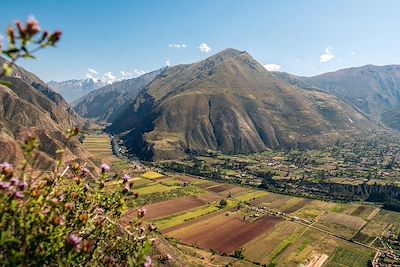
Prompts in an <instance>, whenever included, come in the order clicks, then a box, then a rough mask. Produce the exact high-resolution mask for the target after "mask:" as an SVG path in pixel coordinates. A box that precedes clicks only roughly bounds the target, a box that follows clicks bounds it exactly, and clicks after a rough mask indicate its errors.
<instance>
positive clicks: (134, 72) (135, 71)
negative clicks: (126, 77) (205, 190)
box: [133, 69, 148, 77]
mask: <svg viewBox="0 0 400 267" xmlns="http://www.w3.org/2000/svg"><path fill="white" fill-rule="evenodd" d="M147 72H148V71H145V70H138V69H134V70H133V74H134V75H135V76H136V77H138V76H142V75H143V74H146V73H147Z"/></svg>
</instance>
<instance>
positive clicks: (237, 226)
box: [168, 213, 280, 254]
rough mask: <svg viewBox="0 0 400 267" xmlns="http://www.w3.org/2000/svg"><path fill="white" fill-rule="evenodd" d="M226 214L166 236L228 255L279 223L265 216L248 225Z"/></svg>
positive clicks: (275, 219)
mask: <svg viewBox="0 0 400 267" xmlns="http://www.w3.org/2000/svg"><path fill="white" fill-rule="evenodd" d="M227 214H228V215H226V214H218V215H216V216H214V217H211V218H207V220H205V221H200V222H198V223H196V224H193V225H190V226H186V227H183V228H181V229H178V230H176V231H173V232H169V233H168V236H171V237H175V238H178V239H180V240H182V241H184V242H185V243H188V244H191V245H197V246H199V247H200V248H204V249H212V250H215V251H218V252H222V253H226V254H230V253H233V252H234V251H235V250H236V249H238V248H240V247H241V246H243V245H244V244H246V243H247V242H249V241H250V240H252V239H253V238H255V237H257V236H258V235H260V234H262V233H263V232H264V231H265V230H267V229H268V228H270V227H273V226H274V225H275V224H276V223H278V222H279V221H280V219H278V218H276V217H273V216H268V215H265V216H263V217H261V218H258V219H256V220H254V221H252V222H250V223H249V222H245V221H242V220H240V219H239V218H237V217H235V216H233V215H229V213H227Z"/></svg>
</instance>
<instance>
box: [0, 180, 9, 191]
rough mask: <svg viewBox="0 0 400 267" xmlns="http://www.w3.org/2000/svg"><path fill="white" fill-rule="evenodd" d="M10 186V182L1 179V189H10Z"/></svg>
mask: <svg viewBox="0 0 400 267" xmlns="http://www.w3.org/2000/svg"><path fill="white" fill-rule="evenodd" d="M10 187H11V185H10V183H8V182H1V181H0V188H1V189H3V190H9V189H10Z"/></svg>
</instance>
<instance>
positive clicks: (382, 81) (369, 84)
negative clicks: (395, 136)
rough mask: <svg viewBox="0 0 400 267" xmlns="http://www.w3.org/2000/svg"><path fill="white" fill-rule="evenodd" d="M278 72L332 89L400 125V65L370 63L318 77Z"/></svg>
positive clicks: (287, 78) (299, 84)
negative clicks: (375, 64)
mask: <svg viewBox="0 0 400 267" xmlns="http://www.w3.org/2000/svg"><path fill="white" fill-rule="evenodd" d="M275 75H276V76H277V77H279V78H280V79H282V80H285V81H287V82H289V83H291V84H293V85H295V86H297V87H300V88H307V87H312V88H319V89H321V90H323V91H325V92H328V93H331V94H333V95H335V96H337V97H338V98H340V99H341V100H343V101H346V102H347V103H349V104H351V105H353V106H354V107H356V108H358V109H359V110H361V111H362V112H364V113H365V114H367V115H368V116H370V117H371V118H373V119H375V120H377V121H382V122H383V123H385V124H386V125H387V126H389V127H392V128H395V129H399V128H400V123H399V122H400V120H399V119H395V118H397V117H399V115H400V65H388V66H374V65H367V66H363V67H357V68H348V69H342V70H338V71H335V72H329V73H325V74H321V75H317V76H314V77H299V76H295V75H292V74H289V73H284V72H276V73H275ZM393 118H394V119H395V120H393Z"/></svg>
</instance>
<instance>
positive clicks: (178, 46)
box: [168, 44, 186, 48]
mask: <svg viewBox="0 0 400 267" xmlns="http://www.w3.org/2000/svg"><path fill="white" fill-rule="evenodd" d="M168 46H169V47H172V48H186V44H169V45H168Z"/></svg>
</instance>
